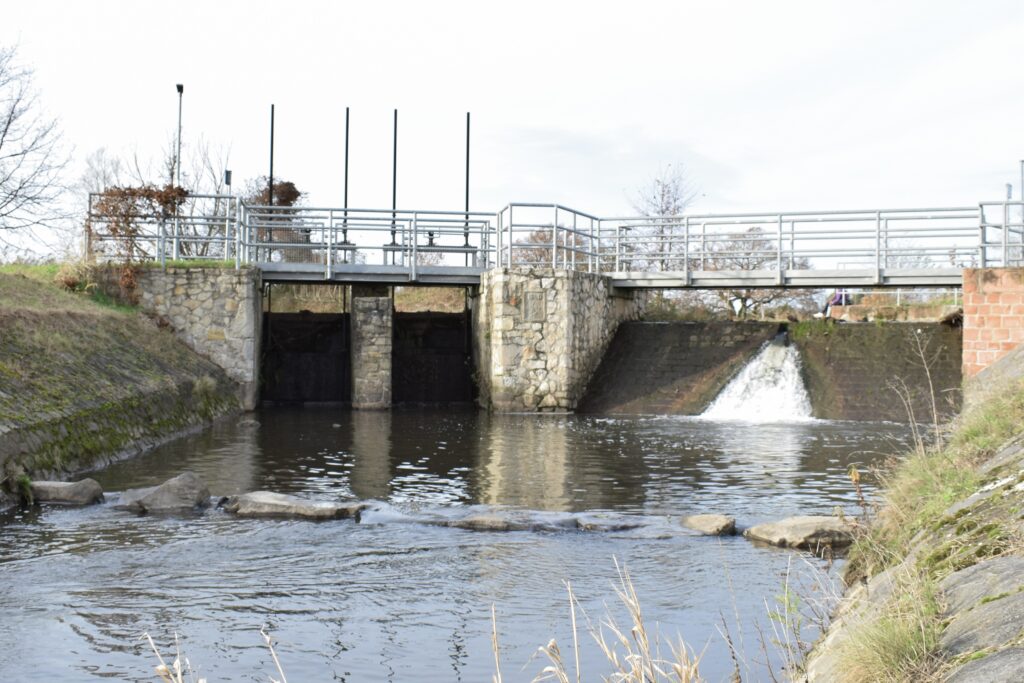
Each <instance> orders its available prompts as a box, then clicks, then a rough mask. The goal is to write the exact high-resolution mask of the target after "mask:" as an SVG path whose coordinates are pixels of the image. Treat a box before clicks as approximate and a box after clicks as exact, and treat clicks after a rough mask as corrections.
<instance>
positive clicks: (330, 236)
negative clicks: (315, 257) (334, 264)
mask: <svg viewBox="0 0 1024 683" xmlns="http://www.w3.org/2000/svg"><path fill="white" fill-rule="evenodd" d="M333 256H334V209H328V211H327V270H326V272H325V278H326V279H327V280H330V279H331V259H332V258H333Z"/></svg>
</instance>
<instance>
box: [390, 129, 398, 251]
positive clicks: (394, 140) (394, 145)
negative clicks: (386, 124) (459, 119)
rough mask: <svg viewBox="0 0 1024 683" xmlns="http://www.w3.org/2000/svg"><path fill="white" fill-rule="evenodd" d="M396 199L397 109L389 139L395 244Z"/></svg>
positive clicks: (393, 240) (392, 230)
mask: <svg viewBox="0 0 1024 683" xmlns="http://www.w3.org/2000/svg"><path fill="white" fill-rule="evenodd" d="M397 199H398V110H397V109H396V110H395V123H394V128H393V135H392V141H391V244H392V246H393V245H394V244H395V206H396V204H395V202H396V200H397ZM391 262H392V263H394V262H395V254H394V252H391Z"/></svg>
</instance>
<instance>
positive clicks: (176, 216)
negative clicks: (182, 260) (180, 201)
mask: <svg viewBox="0 0 1024 683" xmlns="http://www.w3.org/2000/svg"><path fill="white" fill-rule="evenodd" d="M180 225H181V218H180V217H179V209H178V207H177V205H175V207H174V236H173V237H172V238H171V245H172V247H171V248H172V252H173V256H172V257H171V258H172V259H174V260H175V261H177V260H178V258H179V256H180V254H179V247H178V233H179V232H180Z"/></svg>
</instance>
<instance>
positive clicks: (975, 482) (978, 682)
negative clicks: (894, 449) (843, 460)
mask: <svg viewBox="0 0 1024 683" xmlns="http://www.w3.org/2000/svg"><path fill="white" fill-rule="evenodd" d="M1022 378H1024V347H1020V348H1018V349H1017V350H1016V351H1014V352H1012V353H1011V354H1010V355H1008V356H1006V357H1005V358H1003V359H1002V360H1001V361H999V362H997V363H996V364H994V365H992V366H991V367H989V368H988V369H986V370H985V371H983V372H982V373H981V374H980V375H978V376H977V377H976V378H975V379H974V380H972V381H971V382H969V383H968V385H967V388H966V391H967V394H968V395H967V404H966V405H967V407H966V408H965V410H964V413H963V414H962V415H961V416H960V417H959V418H958V419H957V421H956V423H955V425H954V427H953V429H952V431H951V432H950V433H949V434H948V435H946V437H945V438H944V442H943V444H942V445H940V446H938V447H930V448H925V447H923V446H919V447H918V448H917V449H916V450H915V451H914V452H912V453H910V454H908V455H907V456H906V457H905V458H904V459H903V460H902V461H901V462H900V464H899V465H898V466H896V467H895V469H894V470H892V471H891V472H890V473H889V474H888V476H887V478H886V489H885V500H884V505H883V507H882V508H881V509H880V510H879V511H878V512H877V514H876V515H875V516H874V517H873V519H872V521H871V524H870V526H869V527H868V530H867V532H866V533H865V534H864V535H863V536H862V537H861V538H859V539H858V540H857V541H856V542H855V544H854V545H853V547H852V549H851V552H850V560H849V564H848V565H847V568H846V571H845V578H846V580H847V583H848V585H850V586H851V588H850V589H849V590H848V591H847V594H846V596H845V598H844V599H843V602H842V603H841V604H840V606H839V609H838V610H837V612H836V614H835V616H834V620H833V623H832V626H831V628H830V629H829V630H828V632H827V634H826V636H825V637H824V638H823V639H822V641H821V642H820V643H819V644H818V645H817V647H816V649H815V650H814V651H813V652H812V653H811V655H810V657H809V658H808V659H807V661H806V667H805V668H806V680H809V681H814V682H824V681H829V682H831V681H837V682H840V683H843V682H847V683H862V682H864V683H866V682H867V681H878V680H888V681H956V682H957V683H997V682H999V681H1019V680H1021V678H1020V671H1021V668H1022V667H1024V524H1022V522H1021V520H1022V518H1024V517H1022V515H1024V427H1022V425H1024V379H1022Z"/></svg>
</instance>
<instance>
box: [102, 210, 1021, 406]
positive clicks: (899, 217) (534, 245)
mask: <svg viewBox="0 0 1024 683" xmlns="http://www.w3.org/2000/svg"><path fill="white" fill-rule="evenodd" d="M94 199H95V196H90V207H91V208H90V215H89V222H88V228H87V249H88V252H89V253H90V254H92V255H93V256H94V257H96V258H99V259H114V258H118V257H123V256H125V255H126V254H124V253H123V250H124V242H123V234H124V230H123V228H124V226H120V228H121V229H120V231H118V230H112V229H111V226H112V225H113V223H114V221H115V220H119V219H118V218H116V217H114V218H112V217H110V216H105V215H103V214H102V213H101V212H99V211H95V210H93V209H92V207H93V206H96V205H98V203H97V202H94ZM1022 215H1024V202H1020V201H1018V202H1010V201H1006V202H982V203H979V204H978V205H976V206H968V207H947V208H908V209H887V210H882V209H878V210H867V211H818V212H811V211H797V212H776V213H760V214H749V213H748V214H734V215H725V214H715V215H711V214H691V215H683V216H656V217H649V216H623V217H599V216H596V215H593V214H588V213H586V212H583V211H579V210H575V209H571V208H568V207H565V206H562V205H558V204H531V203H513V204H509V205H507V206H505V207H504V208H503V209H501V210H500V211H497V212H472V211H425V210H391V209H383V210H380V209H355V208H316V207H301V206H300V207H296V206H291V207H282V206H252V205H248V204H246V203H245V202H243V201H241V200H240V199H239V198H237V197H228V196H214V195H191V196H189V197H188V198H187V199H186V200H185V202H184V204H182V205H181V206H178V207H177V208H176V210H175V212H174V213H163V214H155V213H154V214H152V215H138V216H134V217H132V229H133V232H134V234H133V236H132V240H131V242H130V246H129V247H128V248H129V249H130V250H131V254H130V255H131V256H132V258H133V260H142V259H149V260H152V261H155V262H157V263H160V264H161V265H163V266H164V268H163V269H162V270H158V271H149V273H150V274H149V275H147V276H145V278H144V280H143V281H140V291H141V292H142V304H143V305H144V306H146V307H148V308H150V309H151V310H154V311H155V312H157V313H158V314H159V315H163V316H166V317H168V319H169V320H170V322H171V324H172V325H174V327H175V329H177V330H178V331H179V333H180V334H182V335H183V336H184V337H186V341H189V342H190V343H192V344H193V346H194V347H195V348H197V350H200V351H201V352H204V353H206V354H207V355H209V356H210V357H211V358H214V359H215V360H216V359H217V358H221V359H222V360H223V363H222V365H224V366H225V367H226V368H227V369H228V371H229V374H232V376H233V377H234V378H235V379H236V380H237V381H239V382H240V383H242V384H243V386H244V387H245V390H244V392H243V393H245V397H246V398H245V400H244V401H243V403H244V404H245V405H247V406H250V407H251V406H253V405H255V403H256V401H257V400H258V398H259V389H258V386H259V377H258V375H259V362H260V361H259V357H260V351H259V340H260V338H261V331H260V324H261V322H262V317H261V315H259V313H258V312H257V311H258V310H261V308H260V307H261V304H260V302H259V298H260V292H261V291H262V290H261V288H262V287H263V286H265V285H267V284H273V283H328V284H347V285H350V286H351V287H352V292H351V307H350V319H349V320H348V323H347V324H349V326H350V327H349V329H350V337H351V344H350V345H349V352H350V359H351V378H350V379H351V382H350V386H351V389H350V391H351V403H352V405H353V406H354V407H356V408H385V407H388V406H389V405H391V402H392V396H391V391H392V389H391V387H392V381H391V380H392V377H391V376H392V356H393V353H394V348H393V344H394V340H393V337H394V317H393V316H394V313H393V308H392V302H391V299H390V297H389V293H388V287H389V286H437V285H449V286H453V285H454V286H462V287H467V288H468V289H469V291H470V295H469V297H468V301H469V308H470V315H471V328H472V342H471V346H472V357H473V363H474V368H473V374H474V377H475V380H476V385H477V388H478V391H479V401H480V403H481V404H482V405H484V406H486V407H489V408H492V409H495V410H502V411H517V410H527V411H531V410H562V411H565V410H574V409H575V408H576V407H577V405H578V404H579V402H580V400H581V398H582V396H583V392H584V390H585V389H586V386H587V383H588V382H589V381H590V378H591V376H592V374H593V373H594V371H595V369H596V368H597V366H598V365H599V363H600V361H601V358H602V355H603V354H604V351H605V349H606V348H607V346H608V344H609V342H610V340H611V338H612V336H613V335H614V333H615V330H616V328H617V327H618V325H619V323H620V322H622V321H625V320H634V319H636V318H637V317H639V315H640V313H641V311H642V309H643V304H644V301H645V299H646V292H647V291H649V290H653V289H713V288H737V287H742V288H768V287H772V288H775V287H782V288H805V289H806V288H844V287H960V286H963V287H964V296H965V299H964V304H965V310H964V318H965V321H964V329H965V356H964V371H965V374H967V375H972V374H975V373H977V372H979V371H980V370H981V369H983V368H984V367H985V366H986V365H987V364H989V363H991V362H993V361H994V360H995V359H996V358H997V357H998V356H999V354H1000V353H1003V352H1005V351H1006V349H1008V348H1010V347H1011V346H1012V345H1015V344H1019V343H1022V342H1024V336H1022V335H1024V300H1021V299H1020V296H1021V294H1020V293H1019V292H1017V290H1016V289H1014V288H1015V287H1017V285H1016V284H1014V283H1019V281H1020V278H1019V277H1017V276H1016V275H1014V273H1017V272H1018V269H1019V268H1020V266H1022V265H1024V218H1019V217H1018V216H1022ZM120 220H122V221H123V217H122V218H121V219H120ZM118 235H120V236H118ZM190 259H203V260H216V261H219V262H221V265H222V266H228V267H227V268H222V269H218V270H219V275H218V276H217V277H218V278H220V279H221V280H225V278H226V281H225V282H218V284H216V285H215V286H214V287H213V291H212V292H208V291H205V290H204V285H200V284H198V283H197V279H198V278H199V277H200V276H198V275H195V274H192V271H193V270H194V269H189V268H187V265H188V264H187V262H188V261H189V260H190ZM183 262H184V263H183ZM168 266H170V267H168ZM231 266H233V268H232V267H231ZM979 272H981V273H994V272H998V273H1000V274H999V275H997V276H991V277H989V276H983V275H978V274H977V273H979ZM161 273H162V274H161ZM965 273H966V275H965ZM979 278H980V279H979ZM994 289H998V290H999V292H1001V293H999V292H995V293H994ZM242 290H246V291H244V292H243V291H242ZM1003 290H1012V291H1005V292H1003ZM980 292H983V293H980ZM979 297H981V298H979ZM232 298H233V299H235V301H234V303H231V302H230V299H232ZM209 301H215V302H216V303H214V304H212V306H213V309H215V310H207V309H208V306H207V302H209ZM239 302H241V303H239ZM993 306H996V307H998V310H997V309H996V308H991V307H993ZM986 307H988V308H986ZM196 311H200V312H199V313H196ZM995 320H998V325H999V328H998V329H999V331H998V332H997V331H994V330H989V329H988V328H989V327H990V323H991V321H995ZM1015 326H1016V327H1015Z"/></svg>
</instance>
